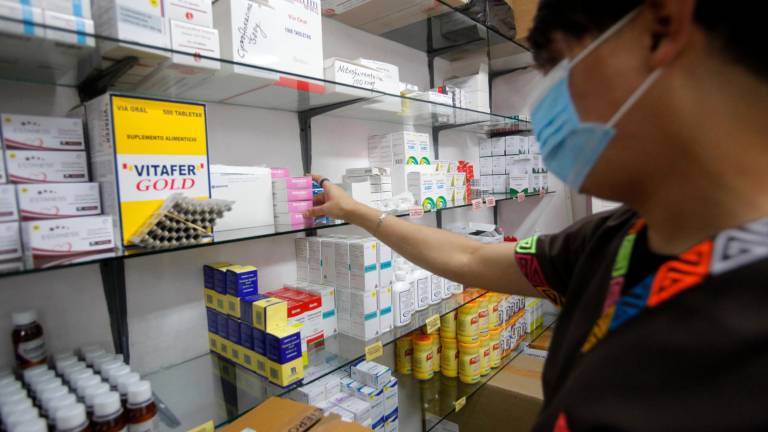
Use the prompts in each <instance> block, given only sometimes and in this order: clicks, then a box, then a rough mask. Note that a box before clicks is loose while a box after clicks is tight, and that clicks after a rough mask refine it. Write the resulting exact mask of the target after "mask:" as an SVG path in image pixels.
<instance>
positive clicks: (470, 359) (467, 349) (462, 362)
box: [459, 342, 480, 384]
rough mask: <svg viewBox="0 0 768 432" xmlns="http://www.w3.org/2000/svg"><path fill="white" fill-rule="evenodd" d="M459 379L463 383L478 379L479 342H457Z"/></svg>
mask: <svg viewBox="0 0 768 432" xmlns="http://www.w3.org/2000/svg"><path fill="white" fill-rule="evenodd" d="M459 380H461V382H463V383H465V384H475V383H476V382H478V381H480V344H479V343H477V342H475V343H470V344H465V343H459Z"/></svg>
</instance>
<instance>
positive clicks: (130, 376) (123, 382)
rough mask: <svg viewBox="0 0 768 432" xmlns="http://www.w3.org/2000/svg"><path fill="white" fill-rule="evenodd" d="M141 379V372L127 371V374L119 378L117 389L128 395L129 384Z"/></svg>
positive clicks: (123, 394) (122, 394) (121, 393)
mask: <svg viewBox="0 0 768 432" xmlns="http://www.w3.org/2000/svg"><path fill="white" fill-rule="evenodd" d="M139 380H141V377H139V374H138V373H136V372H131V373H127V374H125V375H120V376H119V377H118V378H117V391H118V392H120V395H121V396H127V395H128V385H129V384H131V383H135V382H138V381H139Z"/></svg>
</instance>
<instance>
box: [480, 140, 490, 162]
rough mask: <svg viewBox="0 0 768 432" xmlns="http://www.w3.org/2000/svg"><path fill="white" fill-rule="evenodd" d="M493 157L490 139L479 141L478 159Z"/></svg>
mask: <svg viewBox="0 0 768 432" xmlns="http://www.w3.org/2000/svg"><path fill="white" fill-rule="evenodd" d="M486 156H493V141H492V139H491V138H481V139H480V157H486Z"/></svg>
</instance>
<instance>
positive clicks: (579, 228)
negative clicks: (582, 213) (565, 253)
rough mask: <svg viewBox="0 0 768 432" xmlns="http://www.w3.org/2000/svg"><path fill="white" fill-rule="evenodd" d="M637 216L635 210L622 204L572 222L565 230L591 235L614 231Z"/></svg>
mask: <svg viewBox="0 0 768 432" xmlns="http://www.w3.org/2000/svg"><path fill="white" fill-rule="evenodd" d="M637 218H638V214H637V212H636V211H635V210H632V209H631V208H630V207H628V206H626V205H622V206H620V207H617V208H615V209H612V210H606V211H602V212H599V213H595V214H592V215H589V216H586V217H584V218H582V219H579V220H578V221H576V222H574V223H573V224H572V225H571V226H570V227H568V228H566V229H565V232H573V233H577V232H578V233H582V234H587V236H589V237H591V236H593V235H596V234H598V233H600V232H606V233H616V232H622V231H624V230H626V229H627V228H628V227H629V226H630V225H631V224H633V223H634V222H635V221H636V220H637Z"/></svg>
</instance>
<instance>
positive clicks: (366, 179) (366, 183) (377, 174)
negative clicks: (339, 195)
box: [342, 168, 392, 210]
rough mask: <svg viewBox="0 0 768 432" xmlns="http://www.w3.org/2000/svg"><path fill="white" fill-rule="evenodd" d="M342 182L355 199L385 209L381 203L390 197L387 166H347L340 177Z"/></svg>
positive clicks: (389, 180) (390, 185)
mask: <svg viewBox="0 0 768 432" xmlns="http://www.w3.org/2000/svg"><path fill="white" fill-rule="evenodd" d="M342 184H343V187H344V189H345V190H346V191H347V192H348V193H349V194H350V196H352V198H354V199H355V200H356V201H360V202H362V203H364V204H367V205H369V206H371V207H373V208H376V209H381V210H387V209H386V208H385V207H384V206H383V205H382V204H383V203H384V202H385V201H387V200H391V199H392V176H391V174H390V170H389V168H349V169H347V172H346V174H344V176H343V177H342Z"/></svg>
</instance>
